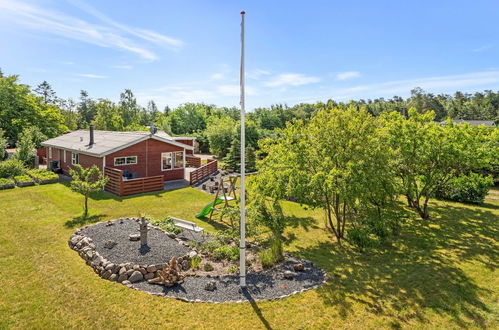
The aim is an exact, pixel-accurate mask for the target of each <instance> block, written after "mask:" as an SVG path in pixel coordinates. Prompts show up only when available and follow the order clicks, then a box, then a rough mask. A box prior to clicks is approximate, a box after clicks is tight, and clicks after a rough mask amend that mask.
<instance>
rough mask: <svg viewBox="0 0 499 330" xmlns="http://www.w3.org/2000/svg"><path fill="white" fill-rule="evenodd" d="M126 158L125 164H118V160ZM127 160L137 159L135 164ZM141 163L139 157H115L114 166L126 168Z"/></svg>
mask: <svg viewBox="0 0 499 330" xmlns="http://www.w3.org/2000/svg"><path fill="white" fill-rule="evenodd" d="M120 158H125V163H124V164H116V159H120ZM127 158H135V163H127ZM138 163H139V157H137V156H123V157H114V166H126V165H137V164H138Z"/></svg>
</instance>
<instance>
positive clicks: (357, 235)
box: [347, 227, 378, 251]
mask: <svg viewBox="0 0 499 330" xmlns="http://www.w3.org/2000/svg"><path fill="white" fill-rule="evenodd" d="M347 234H348V235H347V240H348V242H349V243H350V244H352V245H355V246H356V247H358V248H359V249H360V250H361V251H363V250H364V249H367V248H371V247H374V246H376V245H377V243H378V242H377V241H376V240H374V239H373V238H372V237H371V236H370V232H369V230H368V229H366V228H359V227H355V228H352V229H349V230H348V231H347Z"/></svg>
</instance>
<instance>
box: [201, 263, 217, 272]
mask: <svg viewBox="0 0 499 330" xmlns="http://www.w3.org/2000/svg"><path fill="white" fill-rule="evenodd" d="M214 269H215V268H213V265H212V264H210V263H206V264H204V266H203V270H204V271H205V272H212V271H213V270H214Z"/></svg>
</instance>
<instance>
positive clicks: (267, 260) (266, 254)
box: [258, 249, 277, 268]
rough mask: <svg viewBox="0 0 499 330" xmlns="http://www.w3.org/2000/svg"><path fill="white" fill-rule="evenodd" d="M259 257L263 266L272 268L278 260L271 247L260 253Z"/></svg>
mask: <svg viewBox="0 0 499 330" xmlns="http://www.w3.org/2000/svg"><path fill="white" fill-rule="evenodd" d="M258 258H259V259H260V263H261V264H262V267H263V268H270V267H272V266H274V265H275V263H276V262H277V261H276V259H275V256H274V253H273V252H272V251H271V249H265V250H262V251H260V252H259V253H258Z"/></svg>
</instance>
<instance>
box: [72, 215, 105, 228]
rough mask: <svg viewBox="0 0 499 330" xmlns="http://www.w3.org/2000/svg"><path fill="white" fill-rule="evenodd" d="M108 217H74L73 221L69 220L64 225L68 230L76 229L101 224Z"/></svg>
mask: <svg viewBox="0 0 499 330" xmlns="http://www.w3.org/2000/svg"><path fill="white" fill-rule="evenodd" d="M105 216H106V215H105V214H94V215H90V216H86V217H85V216H83V215H80V216H77V217H74V218H73V219H71V220H68V221H66V222H65V223H64V226H65V227H67V228H74V227H82V226H84V225H88V224H92V223H96V222H99V221H100V220H101V219H102V218H104V217H105Z"/></svg>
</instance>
